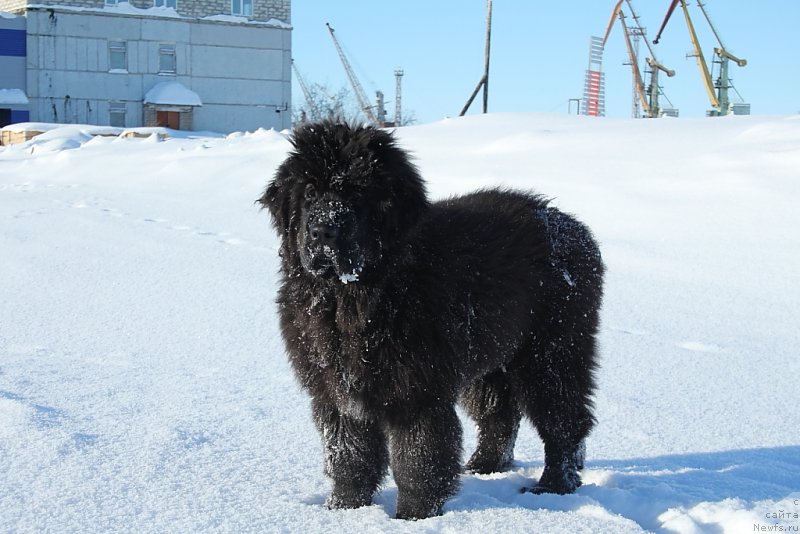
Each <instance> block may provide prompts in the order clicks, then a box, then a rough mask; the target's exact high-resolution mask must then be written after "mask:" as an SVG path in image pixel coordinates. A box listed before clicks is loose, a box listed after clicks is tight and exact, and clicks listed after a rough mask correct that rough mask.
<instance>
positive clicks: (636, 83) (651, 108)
mask: <svg viewBox="0 0 800 534" xmlns="http://www.w3.org/2000/svg"><path fill="white" fill-rule="evenodd" d="M623 1H625V2H627V4H628V9H630V12H631V16H632V17H633V20H634V23H635V24H636V26H637V29H638V31H639V32H640V35H644V29H643V28H642V27H641V25H640V24H639V16H638V15H637V14H636V11H634V9H633V4H632V3H631V1H630V0H619V1H618V2H617V3H616V5H615V6H614V9H613V10H612V11H611V18H610V19H609V21H608V26H607V27H606V33H605V35H604V36H603V46H604V47H605V44H606V41H607V40H608V36H609V34H610V33H611V29H612V27H613V26H614V22H615V21H616V20H617V19H619V23H620V25H621V26H622V33H623V37H624V38H625V46H626V47H627V49H628V59H629V61H630V64H631V70H632V71H633V87H634V92H635V94H636V97H637V98H638V100H639V103H640V105H641V106H642V112H643V113H644V116H645V117H650V118H653V117H659V116H660V115H661V108H660V107H659V105H658V94H659V88H658V72H659V71H661V72H664V73H665V74H666V75H667V76H670V77H672V76H674V75H675V71H674V70H670V69H668V68H666V67H664V66H663V65H662V64H661V63H659V62H658V60H657V59H656V55H655V52H654V51H653V49H652V48H651V47H650V43H649V42H648V41H647V40H645V43H646V44H647V49H648V50H649V52H650V56H652V57H647V58H645V61H646V62H647V64H648V65H649V66H650V84H649V86H648V87H647V89H645V85H644V80H643V78H642V72H641V70H640V69H639V58H638V57H637V56H636V50H635V48H634V46H633V43H632V42H631V30H630V29H629V28H628V25H627V24H626V23H625V18H626V17H625V13H624V12H623V11H622V2H623Z"/></svg>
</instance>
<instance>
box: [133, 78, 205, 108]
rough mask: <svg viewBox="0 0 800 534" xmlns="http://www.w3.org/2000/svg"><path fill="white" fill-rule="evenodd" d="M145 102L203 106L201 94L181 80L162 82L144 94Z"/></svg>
mask: <svg viewBox="0 0 800 534" xmlns="http://www.w3.org/2000/svg"><path fill="white" fill-rule="evenodd" d="M144 103H145V104H166V105H170V106H202V105H203V102H202V101H201V100H200V96H199V95H198V94H197V93H195V92H194V91H192V90H191V89H187V88H186V86H185V85H183V84H182V83H180V82H161V83H157V84H156V85H154V86H153V88H152V89H150V90H149V91H147V94H145V95H144Z"/></svg>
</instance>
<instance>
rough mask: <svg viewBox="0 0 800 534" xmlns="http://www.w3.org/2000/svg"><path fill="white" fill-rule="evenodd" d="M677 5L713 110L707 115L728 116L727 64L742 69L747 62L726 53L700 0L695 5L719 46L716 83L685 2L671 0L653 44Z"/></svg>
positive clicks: (730, 110)
mask: <svg viewBox="0 0 800 534" xmlns="http://www.w3.org/2000/svg"><path fill="white" fill-rule="evenodd" d="M678 4H680V6H681V8H682V9H683V16H684V18H685V19H686V27H687V28H688V30H689V38H690V39H691V41H692V47H693V48H694V56H695V58H696V59H697V66H698V68H699V69H700V77H701V79H702V81H703V86H704V87H705V90H706V94H707V95H708V100H709V102H710V103H711V107H712V108H713V109H712V110H711V111H709V115H712V116H718V115H728V114H730V113H731V112H732V111H733V107H732V106H731V102H730V98H729V96H728V89H730V88H731V87H733V85H731V82H730V78H729V77H728V62H729V61H733V62H734V63H736V64H737V65H738V66H740V67H744V66H745V65H747V60H746V59H741V58H738V57H736V56H734V55H733V54H731V53H730V52H728V51H727V49H726V48H725V45H723V44H722V39H720V37H719V33H718V32H717V29H716V27H714V24H713V23H712V22H711V18H710V17H709V16H708V13H707V12H706V9H705V4H703V2H701V1H700V0H697V5H698V7H700V10H701V11H702V12H703V16H704V17H705V19H706V22H708V25H709V27H710V28H711V31H712V33H713V34H714V37H715V38H716V39H717V43H718V44H719V46H718V47H716V48H714V54H715V55H716V56H717V58H718V59H717V60H715V63H719V64H720V75H719V78H718V79H717V82H716V83H714V82H712V80H711V73H710V72H709V70H708V64H707V63H706V59H705V56H703V51H702V50H701V48H700V41H699V40H698V38H697V32H695V29H694V24H693V23H692V17H691V16H690V15H689V9H688V7H687V4H686V0H672V2H671V3H670V5H669V8H668V9H667V14H666V16H665V17H664V22H662V23H661V28H659V30H658V35H656V38H655V40H654V41H653V43H654V44H656V43H658V41H659V40H660V39H661V34H662V33H663V31H664V28H665V27H666V25H667V22H669V19H670V17H671V16H672V12H673V11H675V8H676V7H677V6H678Z"/></svg>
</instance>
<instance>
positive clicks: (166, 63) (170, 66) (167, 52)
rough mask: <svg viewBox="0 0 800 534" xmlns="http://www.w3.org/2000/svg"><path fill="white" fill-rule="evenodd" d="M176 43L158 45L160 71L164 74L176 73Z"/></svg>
mask: <svg viewBox="0 0 800 534" xmlns="http://www.w3.org/2000/svg"><path fill="white" fill-rule="evenodd" d="M175 67H176V65H175V45H174V44H160V45H158V72H159V73H162V74H175V72H176V68H175Z"/></svg>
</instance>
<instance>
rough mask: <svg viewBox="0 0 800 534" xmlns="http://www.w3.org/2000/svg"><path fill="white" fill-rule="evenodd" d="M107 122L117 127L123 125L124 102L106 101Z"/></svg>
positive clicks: (122, 126)
mask: <svg viewBox="0 0 800 534" xmlns="http://www.w3.org/2000/svg"><path fill="white" fill-rule="evenodd" d="M108 124H109V125H111V126H116V127H118V128H124V127H125V102H109V103H108Z"/></svg>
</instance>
